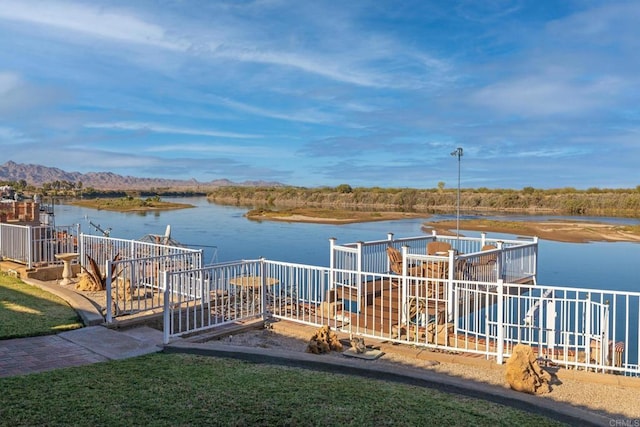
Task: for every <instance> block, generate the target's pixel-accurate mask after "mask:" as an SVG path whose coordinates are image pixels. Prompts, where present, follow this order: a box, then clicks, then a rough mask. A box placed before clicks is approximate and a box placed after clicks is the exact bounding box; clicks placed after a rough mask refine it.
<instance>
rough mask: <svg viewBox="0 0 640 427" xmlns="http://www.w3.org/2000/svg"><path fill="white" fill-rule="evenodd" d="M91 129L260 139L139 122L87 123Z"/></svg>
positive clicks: (250, 136)
mask: <svg viewBox="0 0 640 427" xmlns="http://www.w3.org/2000/svg"><path fill="white" fill-rule="evenodd" d="M85 127H87V128H91V129H111V130H116V131H142V132H154V133H166V134H177V135H195V136H212V137H221V138H240V139H248V138H261V137H262V136H261V135H256V134H246V133H236V132H224V131H217V130H206V129H195V128H180V127H173V126H164V125H160V124H156V123H139V122H110V123H87V124H86V125H85Z"/></svg>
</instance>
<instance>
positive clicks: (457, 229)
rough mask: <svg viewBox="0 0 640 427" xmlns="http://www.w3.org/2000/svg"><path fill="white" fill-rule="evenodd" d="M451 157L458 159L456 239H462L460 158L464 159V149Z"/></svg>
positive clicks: (458, 149)
mask: <svg viewBox="0 0 640 427" xmlns="http://www.w3.org/2000/svg"><path fill="white" fill-rule="evenodd" d="M451 155H452V156H455V157H458V210H457V212H456V239H460V158H461V157H462V148H461V147H458V148H456V149H455V150H454V151H452V152H451Z"/></svg>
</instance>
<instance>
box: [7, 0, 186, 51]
mask: <svg viewBox="0 0 640 427" xmlns="http://www.w3.org/2000/svg"><path fill="white" fill-rule="evenodd" d="M0 19H6V20H11V21H18V22H25V23H31V24H37V25H44V26H50V27H54V28H57V29H61V30H66V31H73V32H76V33H81V34H82V35H85V36H92V37H99V38H105V39H111V40H116V41H121V42H127V43H137V44H143V45H151V46H156V47H160V48H163V49H171V50H185V49H186V48H188V44H186V43H180V42H179V41H178V40H175V39H174V40H171V39H170V37H168V36H167V34H166V31H165V30H164V29H163V28H162V27H161V26H158V25H155V24H152V23H149V22H145V21H144V20H142V19H140V18H138V17H136V16H134V15H133V14H131V13H128V12H125V11H122V10H114V9H106V8H103V7H101V6H99V5H97V4H95V5H93V4H92V5H87V4H78V3H71V2H58V1H56V2H50V1H37V0H36V1H28V2H25V1H12V0H6V1H3V2H2V7H1V8H0Z"/></svg>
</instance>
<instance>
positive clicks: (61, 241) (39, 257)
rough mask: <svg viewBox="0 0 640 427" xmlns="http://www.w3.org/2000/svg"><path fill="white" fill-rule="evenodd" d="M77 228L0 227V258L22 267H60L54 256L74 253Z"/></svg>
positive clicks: (76, 245)
mask: <svg viewBox="0 0 640 427" xmlns="http://www.w3.org/2000/svg"><path fill="white" fill-rule="evenodd" d="M79 232H80V225H68V226H53V225H37V226H33V225H17V224H6V223H2V224H0V257H1V258H3V259H7V260H11V261H16V262H19V263H23V264H26V265H27V267H28V268H33V267H36V266H39V265H48V264H61V263H62V261H60V260H58V259H57V258H56V257H55V255H56V254H60V253H70V252H76V251H77V250H78V238H77V236H78V234H79Z"/></svg>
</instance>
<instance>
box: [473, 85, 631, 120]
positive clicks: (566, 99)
mask: <svg viewBox="0 0 640 427" xmlns="http://www.w3.org/2000/svg"><path fill="white" fill-rule="evenodd" d="M622 88H623V85H622V82H621V81H620V80H619V79H617V78H615V77H606V76H605V77H601V78H599V79H597V80H595V81H592V82H578V81H567V80H563V79H556V78H554V77H553V76H546V77H545V76H522V77H521V78H515V79H513V80H510V81H505V82H499V83H495V84H491V85H489V86H487V87H484V88H482V89H480V90H478V91H476V92H475V93H473V94H472V95H471V97H470V99H471V100H472V101H473V102H474V103H477V104H479V105H482V106H486V107H490V108H493V109H495V110H497V111H500V112H502V113H505V114H510V115H524V116H531V115H533V116H538V115H555V114H569V115H572V114H583V113H586V112H594V110H598V109H600V108H604V107H607V106H609V105H610V103H611V99H612V97H615V96H616V95H618V94H619V93H620V91H621V89H622Z"/></svg>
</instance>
